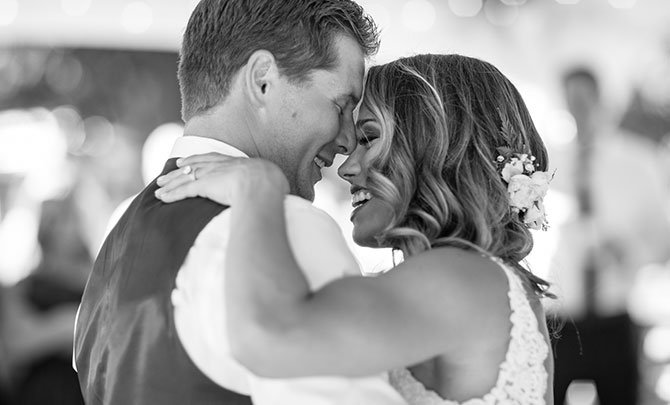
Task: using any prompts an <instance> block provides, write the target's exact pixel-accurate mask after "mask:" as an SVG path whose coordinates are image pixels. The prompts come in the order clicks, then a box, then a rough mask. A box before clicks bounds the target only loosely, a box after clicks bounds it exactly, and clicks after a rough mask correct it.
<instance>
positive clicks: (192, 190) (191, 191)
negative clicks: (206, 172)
mask: <svg viewBox="0 0 670 405" xmlns="http://www.w3.org/2000/svg"><path fill="white" fill-rule="evenodd" d="M197 183H198V180H196V181H193V180H191V179H187V180H186V181H182V179H175V180H174V181H173V182H171V183H168V184H167V185H166V186H164V187H161V188H159V189H158V190H156V198H158V199H159V200H161V201H163V202H166V203H171V202H175V201H179V200H183V199H185V198H191V197H198V196H199V194H198V192H199V189H200V185H199V184H197Z"/></svg>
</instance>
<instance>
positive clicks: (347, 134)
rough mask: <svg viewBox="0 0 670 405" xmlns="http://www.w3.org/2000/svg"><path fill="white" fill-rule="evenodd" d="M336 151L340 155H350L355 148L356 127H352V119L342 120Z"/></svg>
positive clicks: (351, 117)
mask: <svg viewBox="0 0 670 405" xmlns="http://www.w3.org/2000/svg"><path fill="white" fill-rule="evenodd" d="M337 146H338V151H337V153H340V154H342V155H350V154H351V152H353V151H354V149H355V148H356V127H355V126H354V117H353V115H351V116H350V117H348V118H346V119H344V122H343V123H342V128H341V129H340V133H339V134H338V136H337Z"/></svg>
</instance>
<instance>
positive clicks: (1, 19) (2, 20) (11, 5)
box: [0, 0, 19, 27]
mask: <svg viewBox="0 0 670 405" xmlns="http://www.w3.org/2000/svg"><path fill="white" fill-rule="evenodd" d="M18 14H19V2H18V1H17V0H0V27H1V26H5V25H9V24H11V23H13V22H14V20H16V17H17V16H18Z"/></svg>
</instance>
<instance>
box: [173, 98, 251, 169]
mask: <svg viewBox="0 0 670 405" xmlns="http://www.w3.org/2000/svg"><path fill="white" fill-rule="evenodd" d="M249 118H250V117H249V114H248V112H246V111H243V110H242V109H239V108H234V106H232V105H230V104H228V103H226V104H224V105H220V106H217V107H214V108H212V109H211V110H210V111H208V112H206V113H203V114H200V115H198V116H195V117H193V118H191V119H189V120H188V121H187V122H186V124H185V126H184V136H201V137H205V138H212V139H216V140H218V141H221V142H225V143H227V144H228V145H230V146H233V147H235V148H236V149H239V150H240V151H242V152H244V153H245V154H246V155H247V156H249V157H257V156H258V155H259V151H258V147H257V146H256V143H255V141H254V138H253V136H252V133H253V132H252V131H253V130H254V125H253V120H251V119H249Z"/></svg>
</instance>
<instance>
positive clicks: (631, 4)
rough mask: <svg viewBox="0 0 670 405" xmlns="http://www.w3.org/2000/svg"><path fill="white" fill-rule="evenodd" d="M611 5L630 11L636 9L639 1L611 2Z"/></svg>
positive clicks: (612, 0) (619, 0) (621, 0)
mask: <svg viewBox="0 0 670 405" xmlns="http://www.w3.org/2000/svg"><path fill="white" fill-rule="evenodd" d="M609 3H610V5H611V6H612V7H614V8H619V9H628V8H633V7H635V4H636V3H637V0H609Z"/></svg>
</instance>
